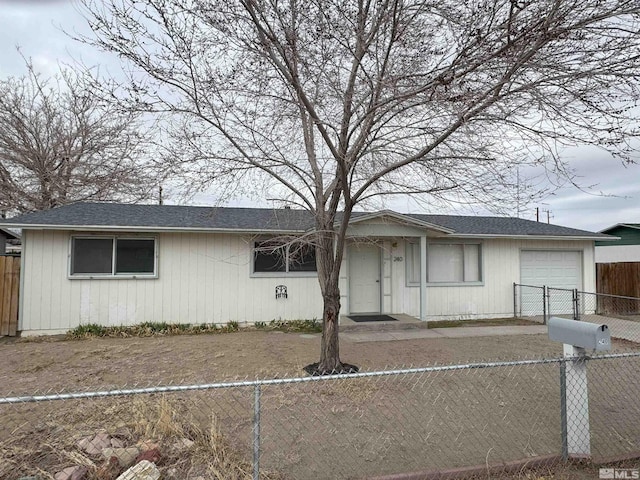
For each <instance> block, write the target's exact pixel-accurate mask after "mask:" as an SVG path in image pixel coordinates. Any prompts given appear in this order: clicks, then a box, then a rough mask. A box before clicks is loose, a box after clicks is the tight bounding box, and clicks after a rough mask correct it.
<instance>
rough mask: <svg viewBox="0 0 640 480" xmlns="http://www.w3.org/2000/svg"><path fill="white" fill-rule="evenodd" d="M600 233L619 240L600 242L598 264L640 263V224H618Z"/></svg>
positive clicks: (597, 252)
mask: <svg viewBox="0 0 640 480" xmlns="http://www.w3.org/2000/svg"><path fill="white" fill-rule="evenodd" d="M600 233H604V234H607V235H612V236H614V237H618V238H619V240H609V241H607V240H598V241H597V242H596V263H616V262H640V223H618V224H616V225H614V226H612V227H609V228H605V229H604V230H602V231H601V232H600Z"/></svg>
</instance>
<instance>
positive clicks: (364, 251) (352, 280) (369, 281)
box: [349, 244, 380, 313]
mask: <svg viewBox="0 0 640 480" xmlns="http://www.w3.org/2000/svg"><path fill="white" fill-rule="evenodd" d="M349 312H350V313H379V312H380V248H379V247H378V246H377V245H371V244H369V245H367V244H360V245H351V246H350V247H349Z"/></svg>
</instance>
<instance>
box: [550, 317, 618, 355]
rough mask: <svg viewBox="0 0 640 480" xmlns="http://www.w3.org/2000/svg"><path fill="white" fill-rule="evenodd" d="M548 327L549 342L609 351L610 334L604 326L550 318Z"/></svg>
mask: <svg viewBox="0 0 640 480" xmlns="http://www.w3.org/2000/svg"><path fill="white" fill-rule="evenodd" d="M548 327H549V340H553V341H556V342H561V343H566V344H568V345H573V346H574V347H580V348H584V349H586V350H598V351H603V350H611V333H609V327H607V326H606V325H598V324H596V323H587V322H580V321H578V320H567V319H566V318H558V317H551V318H550V319H549V322H548Z"/></svg>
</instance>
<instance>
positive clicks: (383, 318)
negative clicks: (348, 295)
mask: <svg viewBox="0 0 640 480" xmlns="http://www.w3.org/2000/svg"><path fill="white" fill-rule="evenodd" d="M348 318H350V319H351V320H353V321H354V322H358V323H360V322H397V321H398V319H397V318H393V317H390V316H389V315H354V316H349V317H348Z"/></svg>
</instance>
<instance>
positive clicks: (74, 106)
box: [0, 62, 154, 214]
mask: <svg viewBox="0 0 640 480" xmlns="http://www.w3.org/2000/svg"><path fill="white" fill-rule="evenodd" d="M26 66H27V70H28V73H27V74H26V75H25V76H23V77H19V78H16V77H9V78H7V79H5V80H0V210H1V211H4V212H7V213H10V214H11V213H22V212H28V211H32V210H42V209H48V208H52V207H57V206H60V205H64V204H68V203H72V202H77V201H82V200H100V201H102V200H128V201H135V200H139V199H142V198H147V197H148V195H149V192H150V189H152V188H153V187H154V178H153V175H151V170H150V169H149V168H148V166H149V165H148V163H149V162H146V164H145V158H146V156H145V155H146V154H147V152H146V151H145V148H146V147H148V146H149V143H148V141H147V139H146V138H144V137H143V136H142V135H141V131H142V130H141V124H140V122H138V121H137V118H138V117H139V114H137V113H133V112H123V111H121V110H118V109H117V108H116V106H114V105H113V104H107V103H104V102H102V101H101V100H100V99H99V98H98V97H96V96H94V95H93V94H92V92H91V91H90V90H88V89H87V88H86V84H85V82H84V79H83V78H82V77H79V76H77V75H75V74H74V73H72V72H71V71H68V70H62V71H61V73H60V75H59V76H57V77H55V78H43V77H42V76H41V75H39V74H38V73H36V72H35V70H34V68H33V66H32V65H31V64H30V63H29V62H26ZM145 167H147V168H145Z"/></svg>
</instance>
